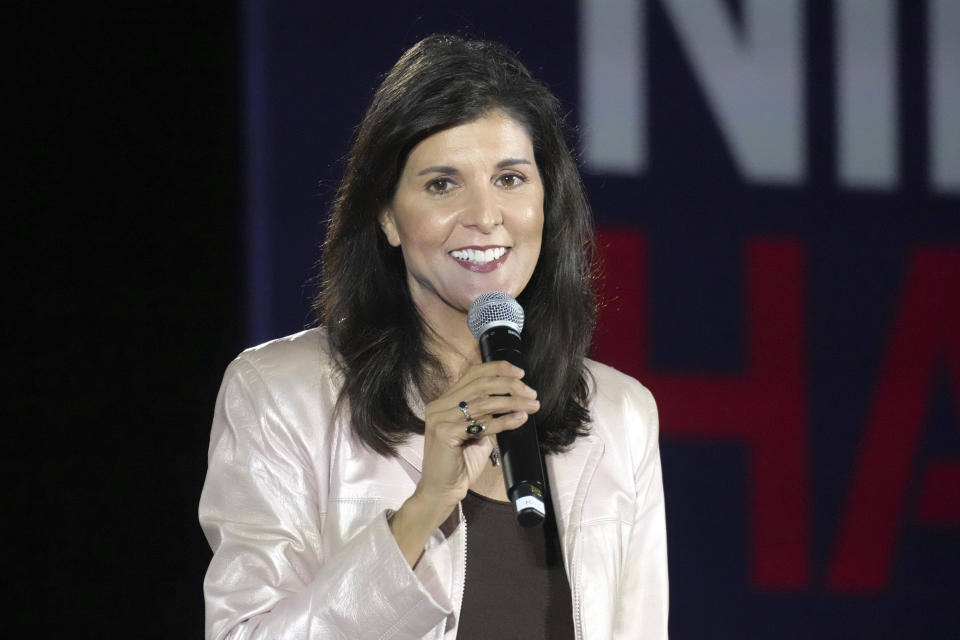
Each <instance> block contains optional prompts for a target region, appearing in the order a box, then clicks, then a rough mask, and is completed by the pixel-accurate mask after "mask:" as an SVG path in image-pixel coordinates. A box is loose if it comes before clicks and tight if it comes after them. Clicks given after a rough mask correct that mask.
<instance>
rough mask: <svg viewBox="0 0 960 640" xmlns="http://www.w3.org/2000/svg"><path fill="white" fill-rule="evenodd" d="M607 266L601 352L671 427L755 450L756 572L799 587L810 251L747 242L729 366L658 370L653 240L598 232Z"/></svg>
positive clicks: (805, 552)
mask: <svg viewBox="0 0 960 640" xmlns="http://www.w3.org/2000/svg"><path fill="white" fill-rule="evenodd" d="M597 238H598V246H599V247H600V254H601V259H602V261H603V264H604V265H606V267H605V273H604V276H603V278H602V279H601V282H600V286H599V289H600V295H601V304H602V307H601V312H600V318H599V322H598V330H597V334H596V337H595V340H594V345H595V353H596V355H597V357H598V359H600V360H602V361H604V362H607V363H609V364H611V365H612V366H614V367H617V368H618V369H620V370H622V371H624V372H626V373H629V374H630V375H633V376H635V377H636V378H638V379H640V380H641V381H643V382H644V384H646V385H647V386H648V387H650V388H651V390H653V392H654V395H655V396H656V398H657V403H658V405H659V407H660V413H661V422H662V430H663V431H662V433H663V435H664V436H667V437H686V438H697V439H715V438H721V439H734V440H741V441H743V442H744V443H745V444H746V445H747V446H748V449H749V452H750V471H749V478H750V481H749V486H750V496H749V514H750V516H749V517H750V527H749V528H750V535H751V545H750V547H751V549H750V557H751V570H750V572H751V579H752V581H753V582H754V583H755V584H756V585H757V586H758V587H761V588H774V589H783V588H789V589H795V588H802V587H804V586H806V585H807V583H808V582H809V577H810V571H809V567H810V540H809V528H810V527H809V499H808V487H809V464H808V450H807V439H806V424H807V384H806V380H807V374H806V369H807V365H806V340H805V327H804V318H805V316H804V309H805V305H806V286H805V278H804V271H805V255H804V251H803V249H802V247H801V246H800V245H799V243H797V242H792V241H774V240H754V241H751V242H749V243H748V244H747V247H746V270H747V273H746V282H747V296H746V312H745V314H744V317H745V318H746V319H747V325H748V327H747V329H748V330H747V336H748V346H747V350H748V354H747V358H746V363H747V365H746V369H745V371H744V372H741V373H737V374H731V375H727V376H705V375H675V374H658V373H657V372H655V371H652V370H651V368H650V364H649V358H648V350H647V345H648V344H649V343H648V340H649V334H648V324H647V317H648V311H647V303H648V300H649V296H648V293H647V286H648V285H647V282H648V278H647V263H646V256H647V248H646V239H645V237H644V236H643V235H642V234H640V233H638V232H635V231H631V230H622V231H616V230H603V231H600V232H599V233H598V235H597Z"/></svg>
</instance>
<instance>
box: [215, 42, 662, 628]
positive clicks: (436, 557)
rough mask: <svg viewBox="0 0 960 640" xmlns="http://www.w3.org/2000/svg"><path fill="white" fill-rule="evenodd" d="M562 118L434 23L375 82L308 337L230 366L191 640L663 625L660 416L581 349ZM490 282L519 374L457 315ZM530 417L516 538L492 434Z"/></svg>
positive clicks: (524, 81)
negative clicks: (532, 508)
mask: <svg viewBox="0 0 960 640" xmlns="http://www.w3.org/2000/svg"><path fill="white" fill-rule="evenodd" d="M560 122H561V118H560V117H559V113H558V105H557V102H556V99H555V98H554V97H553V96H552V95H551V94H550V92H549V91H548V90H547V89H546V88H544V87H543V86H542V85H541V84H539V83H537V82H536V81H535V80H534V79H533V78H531V76H530V75H529V73H528V72H527V70H526V69H525V68H524V67H523V66H522V65H521V64H520V62H519V61H517V59H516V58H515V57H514V56H513V55H512V54H510V53H509V52H508V51H506V50H505V49H504V48H503V47H501V46H500V45H497V44H493V43H488V42H477V41H466V40H463V39H460V38H457V37H451V36H432V37H429V38H427V39H425V40H423V41H421V42H419V43H418V44H416V45H414V46H413V47H412V48H411V49H410V50H409V51H407V52H406V53H405V54H404V55H403V57H401V59H400V60H399V61H398V62H397V64H396V65H395V66H394V67H393V69H392V70H391V71H390V72H389V74H388V75H387V76H386V78H385V79H384V81H383V83H382V84H381V86H380V88H379V89H378V91H377V93H376V95H375V97H374V100H373V103H372V104H371V106H370V108H369V110H368V111H367V114H366V116H365V118H364V120H363V123H362V124H361V127H360V129H359V132H358V134H357V138H356V141H355V142H354V145H353V149H352V152H351V155H350V160H349V163H348V166H347V170H346V174H345V176H344V179H343V182H342V184H341V188H340V191H339V194H338V198H337V201H336V203H335V205H334V207H333V212H332V216H331V220H330V224H329V229H328V233H327V240H326V243H325V245H324V253H323V274H324V279H323V285H322V288H321V292H320V294H319V297H318V302H317V307H318V312H319V315H320V318H321V322H322V327H321V328H317V329H313V330H310V331H306V332H303V333H300V334H297V335H295V336H291V337H288V338H284V339H282V340H278V341H274V342H271V343H267V344H266V345H262V346H260V347H257V348H255V349H251V350H249V351H247V352H244V353H243V354H241V355H240V357H238V358H237V360H235V361H234V362H233V363H231V365H230V367H229V368H228V370H227V373H226V375H225V377H224V382H223V386H222V387H221V391H220V395H219V398H218V401H217V409H216V414H215V417H214V423H213V430H212V436H211V443H210V463H209V469H208V472H207V479H206V483H205V485H204V490H203V495H202V497H201V504H200V520H201V524H202V525H203V528H204V531H205V533H206V535H207V538H208V540H209V542H210V545H211V547H212V549H213V551H214V556H213V560H212V561H211V564H210V568H209V570H208V572H207V576H206V580H205V584H204V591H205V596H206V603H207V637H208V638H217V639H219V638H227V637H230V638H367V637H369V638H454V637H459V638H464V637H518V638H533V637H551V638H562V637H578V638H608V637H624V638H641V637H644V638H662V637H665V636H666V621H667V576H666V542H665V532H664V517H663V489H662V485H661V478H660V462H659V452H658V446H657V415H656V407H655V405H654V402H653V399H652V397H651V396H650V394H649V392H648V391H647V390H646V389H644V388H643V387H642V386H640V384H639V383H637V382H636V381H634V380H632V379H630V378H628V377H627V376H624V375H622V374H620V373H617V372H616V371H614V370H612V369H610V368H608V367H605V366H603V365H600V364H598V363H595V362H592V361H589V360H587V359H586V358H585V355H586V351H587V348H588V345H589V339H590V333H591V330H592V325H593V319H594V305H593V296H592V291H591V286H590V285H591V259H592V253H591V249H592V240H591V238H592V229H591V224H590V213H589V209H588V207H587V204H586V201H585V198H584V194H583V190H582V186H581V183H580V180H579V175H578V173H577V170H576V166H575V165H574V163H573V160H572V158H571V156H570V152H569V150H568V148H567V146H566V144H565V142H564V139H563V135H562V130H561V126H560ZM492 290H501V291H505V292H506V293H509V294H510V295H512V296H514V297H516V298H517V299H518V301H519V302H520V303H521V305H522V306H523V307H524V309H525V312H526V317H527V319H526V328H525V329H524V332H523V339H524V348H525V350H526V358H527V371H521V370H519V369H518V368H516V367H514V366H512V365H510V364H508V363H506V362H490V363H485V364H482V363H481V362H480V353H479V349H478V346H477V342H476V340H475V339H474V338H473V337H472V335H471V334H470V333H469V330H468V328H467V324H466V313H467V310H468V309H469V307H470V305H471V303H472V301H473V300H474V299H475V298H476V297H477V296H478V295H479V294H480V293H483V292H486V291H492ZM534 413H536V414H537V422H538V430H539V434H540V440H541V444H542V448H543V451H544V453H545V466H546V471H547V475H548V484H549V490H550V494H551V500H550V501H549V502H550V503H551V506H552V507H553V513H550V514H548V516H549V518H548V520H549V522H548V525H552V526H547V527H545V528H543V529H535V530H532V531H530V530H520V529H517V528H516V526H515V524H514V525H513V526H512V528H511V526H509V525H508V524H506V523H507V522H508V521H509V519H510V518H511V517H512V513H511V511H510V507H509V503H506V502H505V501H506V499H507V497H506V493H505V490H504V484H503V479H502V472H501V469H500V468H499V467H498V466H497V462H498V460H497V455H496V449H495V443H496V441H495V437H494V436H495V435H496V434H497V433H500V432H502V431H505V430H509V429H515V428H517V427H519V426H520V425H522V424H524V423H525V422H526V420H527V419H528V417H529V416H530V415H532V414H534ZM495 416H496V417H495ZM476 425H482V428H478V427H477V426H476ZM478 430H479V431H481V433H476V432H477V431H478ZM504 508H505V509H506V510H504ZM468 528H469V530H470V543H469V549H470V551H469V553H468V552H467V549H468V545H467V530H468ZM554 540H555V541H556V542H558V543H559V548H560V552H561V558H562V560H561V558H557V557H556V556H557V554H553V555H552V556H551V548H552V544H553V542H554ZM551 557H554V558H556V559H557V561H556V562H552V561H551V560H550V559H551ZM520 603H522V606H521V605H520ZM498 624H500V625H502V626H501V627H498V626H497V625H498Z"/></svg>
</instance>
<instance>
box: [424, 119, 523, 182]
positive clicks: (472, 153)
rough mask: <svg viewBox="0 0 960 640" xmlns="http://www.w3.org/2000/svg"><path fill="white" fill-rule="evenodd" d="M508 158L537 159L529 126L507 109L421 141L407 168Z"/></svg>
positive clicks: (445, 130)
mask: <svg viewBox="0 0 960 640" xmlns="http://www.w3.org/2000/svg"><path fill="white" fill-rule="evenodd" d="M504 158H517V159H525V160H528V161H529V162H531V163H532V162H533V161H534V158H533V142H532V141H531V139H530V135H529V133H528V132H527V129H526V127H525V126H524V125H523V124H521V123H520V122H519V121H518V120H516V119H515V118H513V117H511V116H509V115H508V114H506V113H505V112H503V111H499V110H497V111H493V112H491V113H489V114H486V115H484V116H481V117H480V118H477V119H475V120H471V121H469V122H465V123H463V124H460V125H457V126H454V127H450V128H449V129H443V130H442V131H438V132H437V133H434V134H432V135H430V136H428V137H426V138H424V139H423V140H421V141H420V142H419V143H417V144H416V145H415V146H414V147H413V149H411V151H410V155H409V156H407V162H406V169H412V168H415V167H421V166H422V165H423V164H424V163H427V164H431V163H435V162H437V161H438V160H440V159H443V160H444V162H445V163H448V164H449V163H455V162H458V161H459V162H486V161H491V162H499V161H500V160H502V159H504Z"/></svg>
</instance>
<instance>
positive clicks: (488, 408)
mask: <svg viewBox="0 0 960 640" xmlns="http://www.w3.org/2000/svg"><path fill="white" fill-rule="evenodd" d="M467 406H468V407H469V413H470V418H471V419H473V420H479V421H480V422H483V421H484V420H486V419H488V418H492V417H494V416H497V415H500V414H502V413H514V412H517V411H525V412H527V413H536V412H537V411H539V410H540V401H539V400H537V399H536V398H525V397H522V396H485V397H483V398H479V399H477V400H474V401H473V402H470V403H468V404H467ZM458 414H459V417H460V419H461V420H463V421H466V422H469V420H467V418H466V416H464V415H463V412H461V411H460V409H459V408H457V409H456V413H453V412H450V413H447V414H446V416H445V417H446V418H448V419H449V420H455V419H456V417H457V415H458Z"/></svg>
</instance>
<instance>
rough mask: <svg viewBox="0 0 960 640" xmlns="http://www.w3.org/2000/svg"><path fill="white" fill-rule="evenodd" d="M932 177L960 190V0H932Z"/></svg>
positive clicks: (941, 186) (946, 188)
mask: <svg viewBox="0 0 960 640" xmlns="http://www.w3.org/2000/svg"><path fill="white" fill-rule="evenodd" d="M928 24H929V34H930V35H929V46H930V116H929V118H930V180H931V182H932V186H933V188H934V189H935V190H937V191H941V192H947V193H955V194H956V193H960V2H957V1H956V0H933V2H931V3H930V13H929V16H928Z"/></svg>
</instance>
